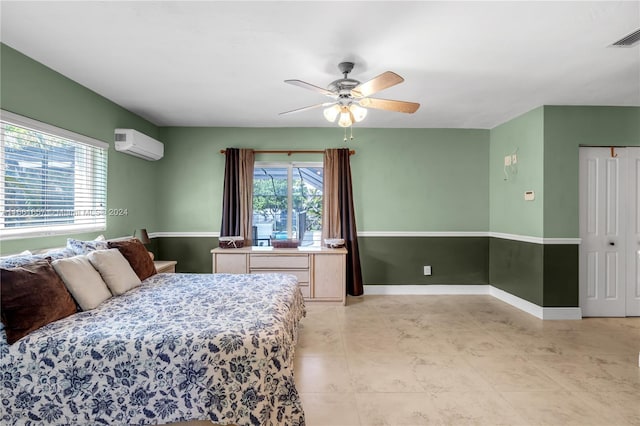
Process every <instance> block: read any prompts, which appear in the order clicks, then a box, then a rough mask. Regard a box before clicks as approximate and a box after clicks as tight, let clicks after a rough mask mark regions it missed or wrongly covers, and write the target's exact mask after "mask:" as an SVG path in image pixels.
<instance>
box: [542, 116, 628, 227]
mask: <svg viewBox="0 0 640 426" xmlns="http://www.w3.org/2000/svg"><path fill="white" fill-rule="evenodd" d="M580 145H583V146H640V108H636V107H593V106H545V107H544V183H545V185H544V186H545V188H544V189H545V204H544V236H545V237H547V238H561V237H573V238H577V237H579V236H580V230H579V226H578V225H579V223H578V213H579V207H578V151H579V146H580Z"/></svg>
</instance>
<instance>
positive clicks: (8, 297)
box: [0, 258, 77, 344]
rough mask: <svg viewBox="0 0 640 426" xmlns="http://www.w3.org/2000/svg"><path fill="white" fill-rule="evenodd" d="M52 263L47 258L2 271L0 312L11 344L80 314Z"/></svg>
mask: <svg viewBox="0 0 640 426" xmlns="http://www.w3.org/2000/svg"><path fill="white" fill-rule="evenodd" d="M50 262H51V260H50V258H46V259H42V260H38V261H35V262H33V263H29V264H27V265H24V266H20V267H17V268H7V269H5V268H0V303H1V306H0V309H1V310H2V315H1V316H2V322H3V323H4V325H5V331H6V333H7V342H9V344H13V343H14V342H16V341H18V340H20V339H21V338H22V337H24V336H26V335H27V334H29V333H31V332H32V331H34V330H37V329H38V328H40V327H42V326H45V325H47V324H49V323H50V322H53V321H57V320H59V319H61V318H65V317H68V316H69V315H72V314H74V313H76V312H77V308H76V304H75V302H74V301H73V299H72V298H71V295H70V294H69V291H67V288H66V287H65V285H64V282H62V280H61V279H60V277H59V276H58V274H56V271H55V270H54V269H53V267H52V266H51V263H50Z"/></svg>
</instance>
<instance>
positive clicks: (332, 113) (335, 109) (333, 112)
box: [324, 104, 340, 123]
mask: <svg viewBox="0 0 640 426" xmlns="http://www.w3.org/2000/svg"><path fill="white" fill-rule="evenodd" d="M338 114H340V106H339V105H337V104H336V105H331V106H330V107H328V108H325V109H324V118H326V119H327V121H328V122H330V123H333V122H335V121H336V118H338Z"/></svg>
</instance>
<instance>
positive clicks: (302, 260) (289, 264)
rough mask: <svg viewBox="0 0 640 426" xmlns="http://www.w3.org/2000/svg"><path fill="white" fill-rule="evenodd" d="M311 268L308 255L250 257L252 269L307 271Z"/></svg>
mask: <svg viewBox="0 0 640 426" xmlns="http://www.w3.org/2000/svg"><path fill="white" fill-rule="evenodd" d="M308 267H309V256H308V255H306V254H294V255H287V256H283V255H279V256H274V255H263V254H252V255H251V256H250V257H249V268H251V269H257V268H260V269H271V270H273V269H305V268H308Z"/></svg>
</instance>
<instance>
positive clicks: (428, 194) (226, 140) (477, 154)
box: [158, 127, 489, 232]
mask: <svg viewBox="0 0 640 426" xmlns="http://www.w3.org/2000/svg"><path fill="white" fill-rule="evenodd" d="M354 134H355V136H356V139H355V140H354V141H351V142H349V143H347V144H345V143H344V142H343V132H342V131H341V129H334V128H286V129H285V128H176V127H172V128H162V129H161V137H162V139H163V141H164V142H165V158H164V159H163V161H162V163H160V164H159V169H160V173H159V180H158V186H159V187H161V188H162V191H161V193H160V194H159V196H160V200H159V201H160V203H161V204H162V205H163V206H164V208H163V209H162V211H161V212H160V213H159V225H160V227H161V228H162V230H163V231H173V232H186V231H219V229H220V218H221V211H222V207H221V200H222V182H223V180H222V179H223V174H224V156H223V155H221V154H220V150H221V149H224V148H227V147H237V148H254V149H285V150H287V149H294V150H295V149H300V150H308V149H314V150H316V149H320V150H321V149H324V148H330V147H342V146H345V145H346V146H348V147H349V148H351V149H355V151H356V154H355V155H354V156H352V157H351V172H352V177H353V185H354V188H353V189H354V194H355V199H354V203H355V209H356V215H357V216H356V220H357V224H358V231H487V230H488V224H489V199H488V196H487V195H488V165H487V162H488V155H489V132H488V131H487V130H457V129H359V128H357V129H354ZM256 160H258V161H280V160H282V161H320V162H321V161H322V154H305V155H295V154H294V155H292V156H291V157H288V156H286V155H282V156H278V155H271V154H268V155H267V154H259V155H258V156H257V158H256Z"/></svg>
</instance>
